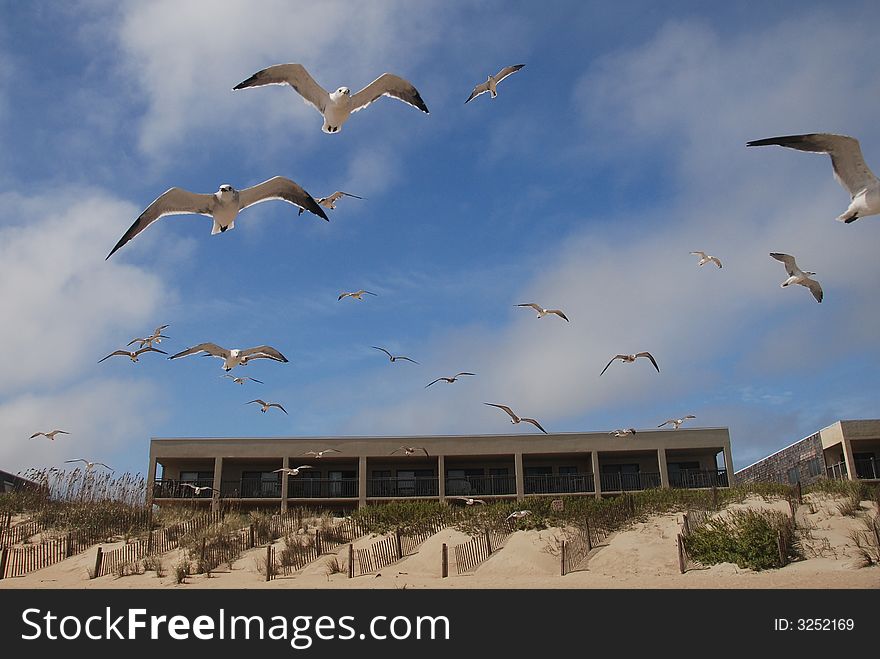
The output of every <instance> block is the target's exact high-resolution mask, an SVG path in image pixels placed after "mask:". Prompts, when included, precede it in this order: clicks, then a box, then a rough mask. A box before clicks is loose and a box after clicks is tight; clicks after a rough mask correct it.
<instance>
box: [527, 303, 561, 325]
mask: <svg viewBox="0 0 880 659" xmlns="http://www.w3.org/2000/svg"><path fill="white" fill-rule="evenodd" d="M516 306H518V307H531V308H532V309H534V310H535V311H537V312H538V318H543V317H544V316H546V315H547V314H550V313H555V314H556V315H557V316H559V317H560V318H562V319H563V320H566V321H568V317H567V316H566V315H565V314H564V313H562V311H561V310H560V309H545V308H544V307H542V306H541V305H539V304H535V303H534V302H529V303H528V304H518V305H516Z"/></svg>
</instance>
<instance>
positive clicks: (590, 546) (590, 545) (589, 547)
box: [584, 519, 593, 552]
mask: <svg viewBox="0 0 880 659" xmlns="http://www.w3.org/2000/svg"><path fill="white" fill-rule="evenodd" d="M584 522H585V524H586V526H587V552H591V551H593V539H592V538H591V537H590V520H589V519H587V520H584Z"/></svg>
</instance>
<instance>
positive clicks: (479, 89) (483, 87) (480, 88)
mask: <svg viewBox="0 0 880 659" xmlns="http://www.w3.org/2000/svg"><path fill="white" fill-rule="evenodd" d="M487 91H489V82H488V81H486V82H484V83H481V84H479V85H477V86H476V87H474V90H473V91H472V92H471V95H470V96H468V98H467V100H466V101H465V102H464V104H465V105H467V104H468V103H470V102H471V101H472V100H474V99H475V98H476V97H477V96H479V95H480V94H485V93H486V92H487Z"/></svg>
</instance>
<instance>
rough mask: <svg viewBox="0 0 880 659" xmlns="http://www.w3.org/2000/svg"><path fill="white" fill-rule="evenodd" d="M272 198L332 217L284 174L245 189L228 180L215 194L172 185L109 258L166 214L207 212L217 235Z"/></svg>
mask: <svg viewBox="0 0 880 659" xmlns="http://www.w3.org/2000/svg"><path fill="white" fill-rule="evenodd" d="M269 199H281V200H283V201H287V202H290V203H291V204H293V205H295V206H299V207H300V208H305V209H306V210H307V211H309V212H311V213H314V214H315V215H317V216H318V217H321V218H323V219H325V220H327V221H328V222H329V221H330V219H329V218H328V217H327V214H326V213H325V212H324V211H323V210H322V209H321V207H320V206H318V202H316V201H315V200H314V199H313V198H312V196H311V195H310V194H309V193H308V192H306V191H305V190H303V189H302V188H301V187H300V186H299V185H297V184H296V183H294V182H293V181H291V180H290V179H289V178H284V177H283V176H276V177H274V178H270V179H269V180H267V181H263V182H262V183H258V184H257V185H252V186H251V187H249V188H245V189H244V190H236V189H235V188H233V187H232V186H231V185H229V184H228V183H224V184H223V185H221V186H220V189H219V190H217V192H215V193H214V194H200V193H196V192H190V191H189V190H184V189H183V188H169V189H168V190H166V191H165V192H163V193H162V194H161V195H159V197H158V199H156V200H155V201H154V202H153V203H152V204H150V205H149V206H147V209H146V210H145V211H144V212H143V213H141V214H140V217H138V219H136V220H135V221H134V224H132V225H131V226H130V227H129V229H128V231H126V232H125V234H124V235H123V236H122V238H120V239H119V242H118V243H116V247H114V248H113V249H112V250H111V251H110V253H109V254H108V255H107V258H108V259H109V258H110V257H111V256H113V253H114V252H115V251H116V250H118V249H119V248H120V247H122V246H123V245H124V244H125V243H127V242H128V241H129V240H131V239H132V238H134V237H135V236H136V235H138V234H139V233H140V232H141V231H143V230H144V229H146V228H147V227H148V226H150V225H151V224H152V223H153V222H155V221H156V220H158V219H159V218H160V217H164V216H165V215H186V214H196V215H207V216H208V217H211V218H213V220H214V227H213V229H211V235H212V236H213V235H215V234H218V233H223V232H224V231H226V230H227V229H234V228H235V218H236V217H238V213H239V212H240V211H243V210H244V209H245V208H247V207H248V206H253V205H254V204H259V203H260V202H262V201H268V200H269Z"/></svg>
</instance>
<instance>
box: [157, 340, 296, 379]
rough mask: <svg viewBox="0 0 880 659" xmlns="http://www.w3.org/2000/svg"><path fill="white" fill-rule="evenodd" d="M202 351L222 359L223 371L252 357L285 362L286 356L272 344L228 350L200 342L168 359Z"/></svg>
mask: <svg viewBox="0 0 880 659" xmlns="http://www.w3.org/2000/svg"><path fill="white" fill-rule="evenodd" d="M202 351H204V352H206V353H207V354H209V355H211V356H212V357H219V358H220V359H222V360H223V370H224V371H231V370H232V369H233V368H235V367H236V366H245V365H246V364H247V363H248V362H249V361H250V360H252V359H274V360H275V361H276V362H287V357H285V356H284V355H282V354H281V353H280V352H278V351H277V350H276V349H275V348H273V347H272V346H257V347H256V348H244V349H239V348H233V349H231V350H228V349H226V348H221V347H220V346H218V345H217V344H216V343H200V344H198V345H197V346H193V347H192V348H187V349H186V350H183V351H181V352H178V353H177V354H176V355H171V356H170V357H169V358H168V359H177V358H178V357H186V356H187V355H194V354H196V353H198V352H202ZM260 384H262V383H260Z"/></svg>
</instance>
